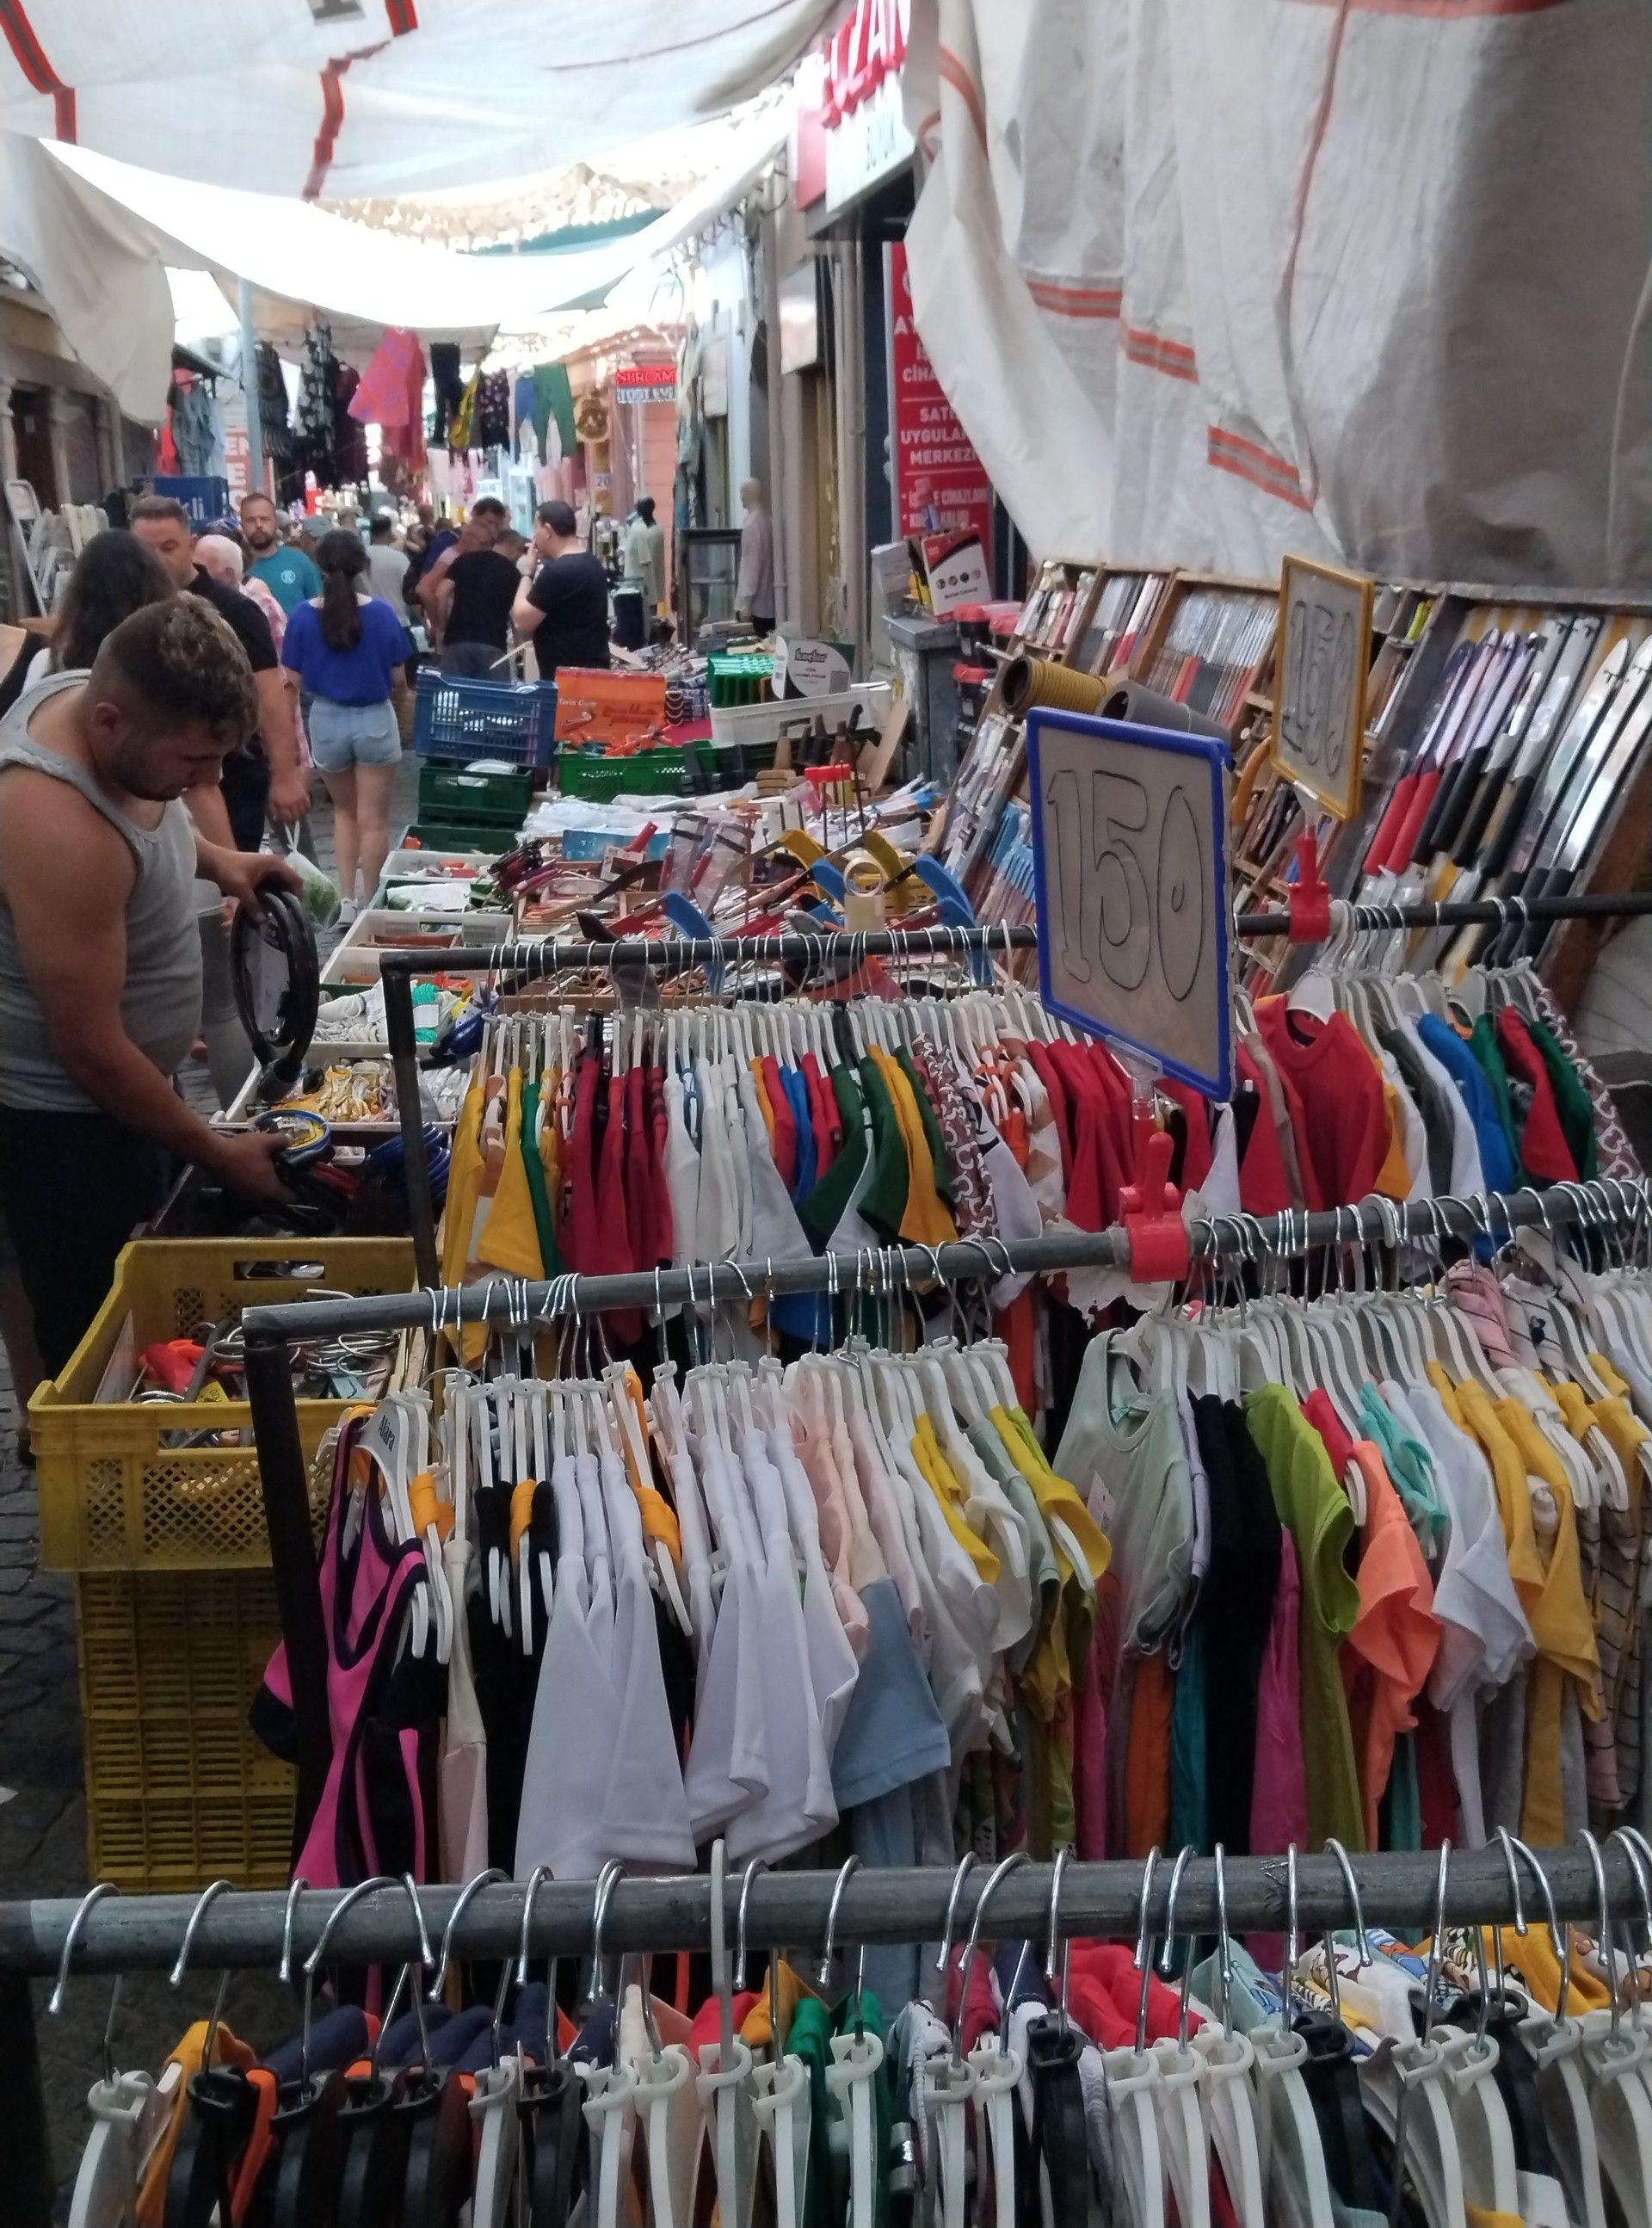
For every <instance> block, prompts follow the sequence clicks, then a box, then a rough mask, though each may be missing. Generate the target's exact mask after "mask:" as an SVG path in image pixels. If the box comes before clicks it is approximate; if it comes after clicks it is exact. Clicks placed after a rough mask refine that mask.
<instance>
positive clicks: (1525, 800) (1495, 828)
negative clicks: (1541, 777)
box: [1486, 773, 1537, 875]
mask: <svg viewBox="0 0 1652 2228" xmlns="http://www.w3.org/2000/svg"><path fill="white" fill-rule="evenodd" d="M1536 790H1537V776H1536V774H1535V773H1523V774H1521V777H1520V778H1519V780H1518V781H1511V782H1509V783H1508V784H1506V785H1505V787H1504V789H1503V792H1502V796H1501V797H1499V798H1498V800H1497V810H1496V812H1495V815H1494V816H1493V819H1492V823H1491V826H1490V828H1489V829H1488V831H1487V836H1486V873H1487V874H1488V875H1492V874H1502V871H1503V869H1504V868H1505V867H1506V866H1507V865H1508V861H1509V858H1510V856H1511V855H1512V853H1513V851H1514V844H1515V842H1516V839H1517V838H1518V836H1519V835H1520V831H1521V824H1522V823H1523V822H1524V821H1525V818H1526V815H1527V810H1528V809H1529V808H1530V805H1531V802H1532V798H1533V797H1534V794H1535V793H1536Z"/></svg>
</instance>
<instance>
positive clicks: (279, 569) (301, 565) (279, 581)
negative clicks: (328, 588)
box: [247, 549, 321, 618]
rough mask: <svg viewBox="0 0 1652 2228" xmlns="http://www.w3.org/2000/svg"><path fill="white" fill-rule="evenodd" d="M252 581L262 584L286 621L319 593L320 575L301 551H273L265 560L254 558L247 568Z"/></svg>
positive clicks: (313, 563) (311, 560) (248, 576)
mask: <svg viewBox="0 0 1652 2228" xmlns="http://www.w3.org/2000/svg"><path fill="white" fill-rule="evenodd" d="M247 578H248V579H251V580H262V581H263V583H264V585H265V586H266V588H267V589H268V590H269V592H270V593H271V594H272V596H273V597H274V598H275V600H276V602H277V603H278V604H279V605H280V606H281V608H282V610H283V611H285V612H286V614H287V616H288V617H289V618H291V615H292V613H293V612H294V611H297V610H298V606H299V605H300V604H307V603H308V602H309V601H310V599H311V596H318V595H319V594H320V593H321V574H320V573H318V572H317V570H316V567H315V562H314V560H313V559H311V558H309V557H306V556H305V555H304V551H303V550H302V549H272V550H271V552H270V554H269V555H268V556H267V557H255V558H253V561H252V563H251V564H250V565H248V567H247Z"/></svg>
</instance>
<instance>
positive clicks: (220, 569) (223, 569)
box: [195, 528, 287, 656]
mask: <svg viewBox="0 0 1652 2228" xmlns="http://www.w3.org/2000/svg"><path fill="white" fill-rule="evenodd" d="M195 563H196V564H197V565H199V566H200V567H201V569H202V572H203V573H210V574H211V576H212V578H213V579H215V580H219V581H221V582H222V584H223V586H225V587H226V588H235V589H238V590H239V591H240V593H241V594H242V595H243V596H245V597H247V599H248V600H249V601H250V602H252V603H254V604H256V605H258V608H259V611H262V612H263V614H264V618H265V620H266V624H267V625H268V627H269V630H270V640H271V641H272V643H274V644H275V648H276V654H277V655H278V656H279V654H280V650H281V638H282V637H283V636H284V635H285V632H286V631H287V615H286V613H285V611H283V610H282V608H281V606H280V604H279V602H278V601H277V599H276V597H275V595H274V592H272V590H271V589H270V588H269V587H267V586H266V585H265V583H264V582H263V581H262V580H260V579H259V578H258V576H257V574H256V573H249V572H248V571H247V552H246V550H245V549H244V548H243V547H242V545H241V539H240V535H239V533H237V534H228V533H225V532H224V531H223V530H222V529H221V528H220V529H216V530H215V531H214V532H213V533H211V534H202V535H196V537H195Z"/></svg>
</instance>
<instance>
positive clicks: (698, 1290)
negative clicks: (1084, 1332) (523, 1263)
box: [245, 1181, 1647, 1339]
mask: <svg viewBox="0 0 1652 2228" xmlns="http://www.w3.org/2000/svg"><path fill="white" fill-rule="evenodd" d="M1629 1199H1633V1200H1636V1201H1637V1202H1638V1203H1639V1206H1640V1207H1641V1208H1642V1209H1644V1208H1645V1207H1646V1205H1647V1193H1646V1189H1645V1187H1644V1185H1643V1184H1641V1183H1637V1184H1633V1185H1624V1186H1615V1187H1613V1188H1610V1189H1608V1188H1604V1187H1603V1186H1602V1185H1601V1184H1600V1183H1599V1182H1598V1181H1597V1182H1595V1183H1592V1184H1585V1185H1581V1186H1569V1187H1567V1188H1565V1189H1564V1190H1563V1189H1561V1188H1559V1187H1556V1188H1553V1189H1550V1190H1546V1191H1541V1192H1538V1191H1519V1192H1512V1193H1508V1194H1504V1193H1501V1192H1494V1193H1492V1194H1489V1196H1487V1197H1485V1198H1482V1199H1476V1200H1462V1199H1450V1198H1441V1199H1434V1200H1417V1201H1415V1202H1413V1203H1412V1204H1410V1205H1405V1206H1399V1205H1395V1204H1393V1203H1392V1202H1390V1201H1388V1200H1378V1199H1368V1200H1362V1201H1361V1203H1360V1204H1359V1205H1358V1206H1356V1207H1333V1208H1330V1209H1328V1210H1327V1211H1325V1212H1324V1213H1311V1214H1299V1213H1284V1214H1278V1215H1275V1216H1273V1217H1272V1218H1271V1221H1270V1220H1269V1219H1267V1218H1263V1219H1259V1220H1258V1219H1256V1218H1250V1217H1247V1218H1246V1220H1245V1225H1244V1226H1243V1230H1242V1231H1241V1228H1240V1226H1239V1223H1238V1221H1237V1220H1236V1219H1235V1218H1234V1217H1233V1216H1225V1217H1221V1218H1219V1219H1216V1220H1205V1221H1200V1222H1195V1223H1193V1224H1192V1225H1191V1226H1189V1229H1188V1241H1189V1244H1190V1245H1191V1248H1192V1252H1193V1254H1194V1258H1195V1259H1197V1260H1218V1259H1222V1258H1231V1257H1232V1256H1233V1255H1234V1254H1236V1253H1239V1252H1242V1251H1244V1250H1245V1247H1246V1246H1251V1245H1254V1246H1259V1247H1261V1248H1262V1249H1263V1250H1265V1251H1266V1252H1271V1253H1273V1254H1274V1255H1276V1256H1279V1257H1283V1256H1286V1255H1295V1254H1301V1253H1303V1252H1313V1251H1314V1250H1316V1248H1317V1247H1320V1246H1323V1245H1336V1244H1338V1243H1339V1242H1340V1243H1343V1244H1348V1245H1352V1244H1354V1243H1356V1242H1358V1241H1360V1240H1361V1239H1369V1240H1372V1241H1374V1242H1376V1243H1379V1244H1386V1243H1388V1242H1390V1241H1392V1240H1393V1239H1394V1238H1395V1237H1396V1235H1398V1236H1399V1238H1401V1239H1405V1238H1427V1237H1432V1236H1436V1235H1450V1236H1451V1237H1456V1238H1472V1237H1474V1236H1476V1235H1477V1234H1480V1233H1482V1232H1485V1231H1486V1230H1487V1229H1488V1227H1491V1226H1495V1227H1500V1228H1504V1229H1508V1230H1518V1229H1523V1228H1525V1227H1526V1226H1528V1225H1530V1224H1533V1223H1544V1224H1546V1225H1547V1224H1554V1225H1559V1224H1562V1223H1572V1222H1578V1221H1586V1220H1588V1219H1589V1217H1590V1216H1591V1214H1598V1215H1603V1216H1604V1217H1605V1218H1607V1219H1608V1220H1611V1221H1613V1222H1621V1221H1623V1220H1624V1219H1625V1217H1626V1215H1627V1213H1628V1207H1627V1205H1626V1200H1629ZM1129 1247H1130V1240H1129V1237H1128V1235H1127V1233H1126V1232H1124V1230H1122V1229H1118V1228H1113V1229H1111V1230H1095V1231H1079V1230H1075V1231H1073V1232H1068V1233H1066V1235H1064V1236H1057V1237H1050V1238H1028V1239H1021V1240H1020V1241H1019V1242H1018V1243H1015V1244H1007V1243H1005V1242H1003V1241H1002V1240H1000V1239H986V1240H976V1239H959V1240H958V1242H957V1244H956V1245H941V1246H938V1247H930V1246H916V1245H910V1246H893V1247H887V1248H885V1249H884V1250H883V1251H881V1252H862V1253H860V1254H855V1255H849V1254H832V1253H827V1254H823V1255H820V1256H818V1257H816V1258H813V1259H810V1260H798V1261H772V1262H771V1261H744V1262H735V1261H718V1262H712V1263H709V1264H704V1265H701V1266H700V1267H697V1268H692V1269H663V1270H661V1271H659V1272H658V1274H657V1276H656V1273H655V1272H654V1271H652V1270H640V1271H633V1272H631V1273H630V1274H628V1275H624V1276H618V1277H561V1278H559V1279H557V1280H555V1281H554V1282H550V1283H540V1284H529V1283H527V1282H525V1281H523V1280H522V1279H521V1278H518V1277H505V1276H499V1277H490V1279H489V1280H488V1281H487V1282H486V1283H485V1284H462V1285H458V1286H457V1287H455V1286H448V1287H445V1288H444V1289H443V1290H440V1291H439V1292H432V1291H421V1292H387V1293H385V1294H383V1295H382V1296H379V1297H376V1298H373V1299H364V1300H304V1301H298V1302H286V1303H282V1304H280V1305H279V1306H272V1307H262V1308H249V1309H247V1315H246V1317H245V1322H246V1326H247V1335H248V1337H249V1339H250V1338H253V1337H259V1338H280V1339H290V1338H300V1337H323V1338H324V1337H334V1336H336V1335H339V1334H340V1333H342V1332H345V1331H356V1330H368V1329H372V1330H398V1329H407V1330H412V1329H417V1328H419V1326H420V1325H429V1326H430V1327H431V1328H432V1329H433V1328H435V1325H436V1320H437V1316H438V1314H439V1315H440V1317H441V1320H442V1322H445V1323H449V1324H452V1323H458V1322H504V1321H507V1320H509V1319H510V1318H512V1317H515V1319H516V1320H517V1321H518V1322H520V1321H522V1319H523V1318H524V1316H526V1317H527V1318H528V1319H529V1320H533V1321H538V1322H546V1323H547V1324H548V1323H550V1322H555V1321H558V1320H560V1319H563V1318H567V1319H573V1320H577V1319H578V1318H579V1317H580V1316H589V1315H601V1314H605V1313H607V1312H608V1311H610V1310H611V1309H617V1308H652V1307H654V1306H656V1304H658V1305H666V1304H675V1303H677V1302H679V1301H686V1302H688V1303H689V1304H690V1305H695V1304H697V1303H698V1304H707V1305H709V1304H710V1303H712V1302H714V1301H722V1300H730V1301H733V1300H740V1299H752V1298H754V1297H756V1296H759V1294H762V1293H776V1294H778V1293H787V1292H831V1291H834V1290H840V1291H845V1292H847V1291H852V1290H855V1289H856V1287H857V1286H858V1287H859V1288H861V1290H888V1291H892V1292H900V1291H903V1290H916V1289H917V1288H918V1287H919V1286H920V1285H922V1284H931V1283H941V1284H956V1283H963V1282H967V1281H968V1280H970V1279H971V1278H978V1277H993V1278H997V1277H1002V1276H1005V1275H1008V1274H1009V1273H1011V1272H1012V1271H1013V1272H1015V1273H1016V1274H1020V1273H1022V1272H1029V1273H1032V1274H1034V1275H1049V1274H1052V1273H1053V1272H1055V1271H1059V1270H1063V1269H1085V1268H1119V1267H1124V1266H1126V1265H1127V1264H1128V1262H1129V1258H1130V1256H1129Z"/></svg>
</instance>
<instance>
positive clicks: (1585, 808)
mask: <svg viewBox="0 0 1652 2228" xmlns="http://www.w3.org/2000/svg"><path fill="white" fill-rule="evenodd" d="M1648 646H1649V647H1652V642H1649V644H1648ZM1636 663H1637V664H1638V663H1639V660H1638V659H1637V660H1636ZM1632 685H1633V684H1632V682H1631V683H1626V684H1625V686H1624V688H1623V690H1622V691H1620V701H1621V698H1622V697H1623V696H1627V695H1628V694H1629V691H1630V686H1632ZM1649 734H1652V682H1646V683H1643V684H1642V688H1641V690H1640V693H1639V695H1638V696H1637V697H1636V700H1635V702H1634V704H1633V705H1632V706H1631V707H1630V710H1629V712H1628V714H1626V716H1625V717H1624V718H1623V720H1622V721H1621V722H1620V724H1619V726H1618V728H1617V733H1616V734H1615V735H1614V737H1613V738H1612V741H1611V745H1610V749H1609V750H1608V751H1607V752H1606V753H1605V755H1604V758H1598V759H1596V762H1595V765H1594V767H1593V770H1592V771H1590V772H1589V773H1587V774H1586V775H1585V778H1584V779H1583V782H1582V784H1581V794H1579V795H1578V796H1577V797H1575V798H1574V799H1573V801H1572V803H1571V805H1570V808H1569V810H1568V808H1567V807H1566V806H1563V807H1562V808H1561V811H1560V813H1559V814H1558V815H1557V816H1556V819H1555V821H1554V822H1553V823H1551V829H1550V833H1549V835H1548V836H1546V839H1545V841H1544V843H1543V847H1542V849H1541V850H1540V852H1539V854H1538V859H1537V864H1536V866H1535V867H1534V868H1533V870H1532V874H1531V875H1530V878H1529V879H1528V880H1527V886H1526V887H1525V889H1524V890H1523V891H1522V892H1521V895H1522V896H1523V897H1526V898H1563V897H1565V896H1566V893H1567V892H1568V891H1569V890H1570V889H1571V888H1572V885H1573V884H1574V883H1575V882H1576V881H1577V880H1578V875H1579V874H1582V873H1584V872H1585V869H1586V864H1587V861H1588V859H1589V855H1590V850H1591V846H1592V844H1593V843H1594V841H1595V838H1596V836H1598V834H1599V832H1600V824H1601V822H1602V821H1603V820H1604V818H1605V816H1606V814H1607V813H1608V811H1609V810H1610V808H1611V804H1612V801H1613V799H1614V798H1615V797H1618V796H1619V795H1620V794H1621V793H1622V791H1623V790H1624V789H1625V788H1626V787H1627V786H1628V784H1629V782H1630V778H1631V777H1632V775H1633V773H1634V771H1635V767H1636V761H1637V760H1638V759H1639V758H1640V755H1641V752H1642V750H1643V749H1644V748H1645V746H1646V742H1647V738H1648V736H1649ZM1562 822H1564V823H1565V824H1564V825H1562V824H1561V823H1562ZM1558 926H1559V923H1558V922H1556V921H1552V920H1534V921H1528V922H1527V924H1526V926H1525V928H1524V930H1523V932H1522V933H1521V940H1520V947H1519V949H1520V953H1521V954H1523V955H1529V956H1530V957H1533V958H1536V957H1538V956H1539V954H1540V952H1541V951H1542V950H1543V947H1544V945H1545V944H1546V943H1547V942H1548V940H1549V938H1550V937H1551V936H1552V935H1553V932H1554V931H1555V929H1556V928H1557V927H1558Z"/></svg>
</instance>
